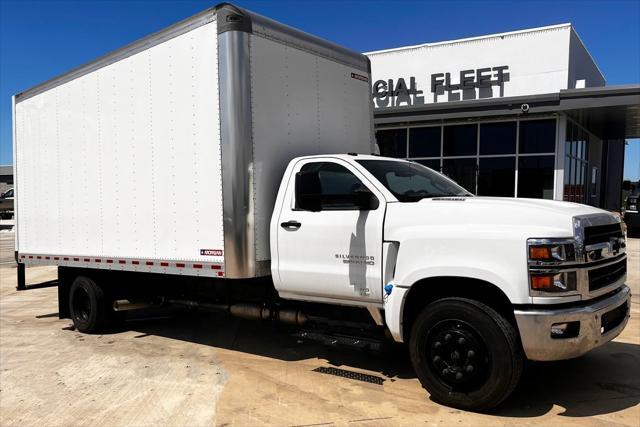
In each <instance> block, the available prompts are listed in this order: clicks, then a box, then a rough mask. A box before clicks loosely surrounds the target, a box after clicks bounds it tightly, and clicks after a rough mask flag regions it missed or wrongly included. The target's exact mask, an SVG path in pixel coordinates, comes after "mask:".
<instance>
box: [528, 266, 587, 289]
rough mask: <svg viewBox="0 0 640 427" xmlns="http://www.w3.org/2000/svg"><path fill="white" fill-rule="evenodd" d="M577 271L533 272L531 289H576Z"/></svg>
mask: <svg viewBox="0 0 640 427" xmlns="http://www.w3.org/2000/svg"><path fill="white" fill-rule="evenodd" d="M576 282H577V281H576V273H575V272H573V271H569V272H562V273H546V272H544V273H543V272H541V273H537V272H532V273H531V289H533V290H534V291H543V292H570V291H575V290H576Z"/></svg>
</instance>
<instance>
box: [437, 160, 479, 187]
mask: <svg viewBox="0 0 640 427" xmlns="http://www.w3.org/2000/svg"><path fill="white" fill-rule="evenodd" d="M477 169H478V167H477V165H476V158H475V157H473V158H467V159H444V160H443V162H442V172H443V173H444V174H445V175H447V176H448V177H449V178H451V179H453V180H454V181H455V182H457V183H458V184H460V185H461V186H463V187H464V188H465V189H467V190H469V191H471V192H472V193H474V194H475V192H476V171H477Z"/></svg>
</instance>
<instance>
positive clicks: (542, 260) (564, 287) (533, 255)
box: [527, 238, 578, 296]
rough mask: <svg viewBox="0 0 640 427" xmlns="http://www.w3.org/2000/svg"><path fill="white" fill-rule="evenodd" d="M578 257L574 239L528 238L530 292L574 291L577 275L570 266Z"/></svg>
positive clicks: (541, 293) (567, 292)
mask: <svg viewBox="0 0 640 427" xmlns="http://www.w3.org/2000/svg"><path fill="white" fill-rule="evenodd" d="M576 258H577V257H576V247H575V241H574V240H573V239H571V238H565V239H529V240H527V259H528V264H529V285H530V289H531V295H532V296H545V295H549V294H556V295H560V294H563V295H570V294H575V292H576V289H577V282H578V278H577V274H576V271H575V269H570V268H571V267H570V266H571V265H572V264H575V263H576V261H577V259H576ZM574 268H575V267H574Z"/></svg>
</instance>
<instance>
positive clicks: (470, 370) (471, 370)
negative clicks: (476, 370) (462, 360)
mask: <svg viewBox="0 0 640 427" xmlns="http://www.w3.org/2000/svg"><path fill="white" fill-rule="evenodd" d="M464 370H465V371H467V372H468V373H469V374H470V373H471V372H473V365H467V367H466V368H464Z"/></svg>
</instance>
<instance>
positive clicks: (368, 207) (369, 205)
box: [353, 185, 380, 211]
mask: <svg viewBox="0 0 640 427" xmlns="http://www.w3.org/2000/svg"><path fill="white" fill-rule="evenodd" d="M353 194H354V195H355V202H356V206H358V208H359V209H360V210H361V211H372V210H375V209H378V206H380V202H379V201H378V198H377V197H376V196H375V195H374V194H373V193H372V192H371V191H370V190H369V189H368V188H367V187H365V186H364V185H361V186H360V187H359V188H357V189H355V190H354V192H353Z"/></svg>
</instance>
